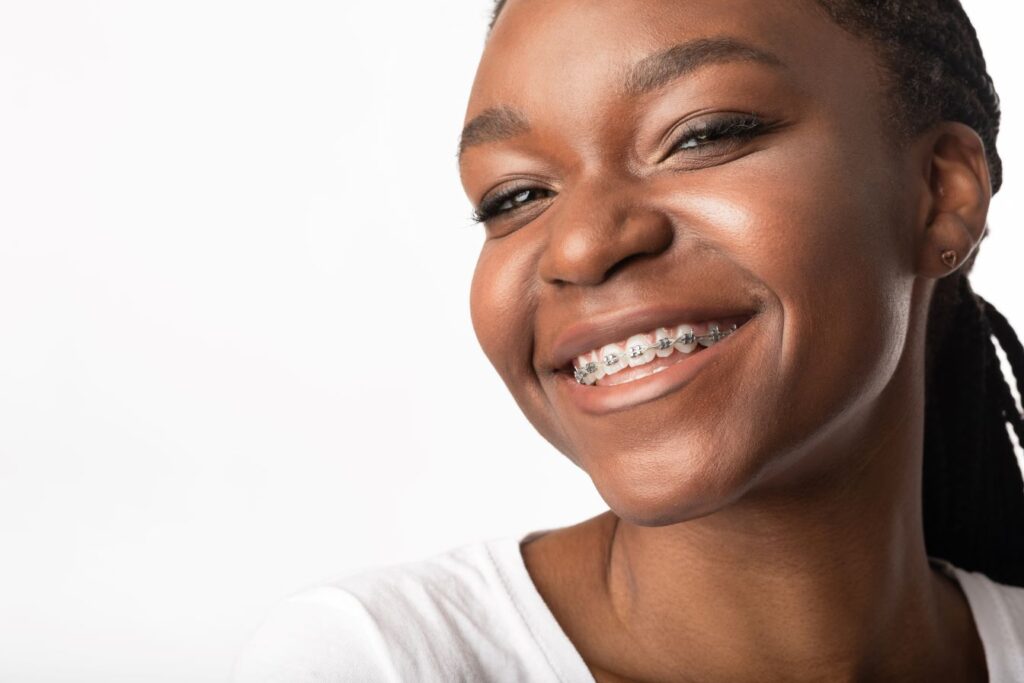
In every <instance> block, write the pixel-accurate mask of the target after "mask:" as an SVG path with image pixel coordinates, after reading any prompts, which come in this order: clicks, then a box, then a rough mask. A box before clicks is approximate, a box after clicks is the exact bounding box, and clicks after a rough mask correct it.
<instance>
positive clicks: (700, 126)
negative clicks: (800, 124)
mask: <svg viewBox="0 0 1024 683" xmlns="http://www.w3.org/2000/svg"><path fill="white" fill-rule="evenodd" d="M764 127H765V126H764V122H763V121H762V120H761V119H760V118H758V117H756V116H753V115H749V114H747V115H743V116H728V117H722V118H717V119H711V120H710V121H706V122H701V123H697V124H694V125H691V126H688V127H687V128H686V129H685V130H684V131H683V133H682V135H681V136H680V137H679V139H678V141H677V142H676V144H675V145H673V147H672V153H675V152H681V151H683V150H694V149H700V148H702V147H710V146H714V144H715V143H718V142H721V143H726V142H736V141H739V140H745V139H750V138H753V137H756V136H757V135H760V134H761V133H762V132H763V130H764Z"/></svg>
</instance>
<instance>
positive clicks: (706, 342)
mask: <svg viewBox="0 0 1024 683" xmlns="http://www.w3.org/2000/svg"><path fill="white" fill-rule="evenodd" d="M708 335H711V338H710V339H709V338H708ZM722 336H724V335H722ZM720 338H721V337H720V336H719V329H718V323H717V322H715V321H714V320H711V321H708V331H707V332H705V333H704V336H703V337H702V338H701V340H700V345H701V346H711V345H712V344H714V343H715V342H717V341H718V340H719V339H720Z"/></svg>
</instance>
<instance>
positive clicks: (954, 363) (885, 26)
mask: <svg viewBox="0 0 1024 683" xmlns="http://www.w3.org/2000/svg"><path fill="white" fill-rule="evenodd" d="M815 2H816V4H817V6H818V7H820V8H821V9H822V10H824V11H825V12H826V13H827V14H828V15H829V16H830V17H831V18H832V19H833V20H834V21H835V22H836V23H837V24H838V25H839V26H841V27H842V28H844V29H845V30H847V31H848V32H850V33H851V34H853V35H856V36H858V37H862V38H865V39H867V40H869V41H871V43H872V44H873V46H874V47H875V50H876V53H877V54H878V55H879V57H880V61H881V63H882V64H883V66H884V67H885V73H886V76H887V82H886V83H885V86H886V90H887V94H888V102H889V103H890V105H891V111H888V112H885V114H886V115H887V116H888V118H890V119H891V120H892V121H893V122H894V124H895V126H894V128H895V129H896V130H897V131H898V132H899V133H901V134H902V138H903V139H910V138H912V137H913V136H914V135H916V134H917V133H920V132H922V131H924V130H925V129H927V128H928V127H929V126H931V125H933V124H935V123H937V122H939V121H959V122H961V123H964V124H967V125H968V126H970V127H971V128H973V129H974V130H975V131H976V132H977V133H978V135H979V136H980V137H981V139H982V142H983V143H984V146H985V154H986V157H987V161H988V166H989V172H990V175H991V179H992V191H993V193H995V192H998V191H999V188H1000V187H1001V186H1002V177H1003V174H1002V161H1001V159H1000V158H999V152H998V150H997V149H996V138H997V137H998V135H999V120H1000V109H999V96H998V94H997V93H996V89H995V87H994V85H993V83H992V79H991V77H990V76H989V74H988V69H987V66H986V64H985V57H984V55H983V54H982V50H981V46H980V44H979V42H978V36H977V32H976V31H975V29H974V26H973V25H972V24H971V21H970V19H969V18H968V17H967V14H966V12H964V9H963V7H962V6H961V5H960V2H959V0H815ZM505 3H506V0H497V2H496V4H495V9H494V14H493V17H492V20H491V28H493V27H494V23H495V22H496V21H497V19H498V16H499V14H500V13H501V11H502V9H503V8H504V6H505ZM987 235H988V228H987V227H986V228H985V231H984V233H983V235H982V237H981V241H984V238H985V237H986V236H987ZM977 253H978V250H977V249H975V250H974V251H973V252H972V253H971V255H970V257H969V258H968V259H967V260H966V261H965V262H964V264H963V265H962V266H961V268H960V270H959V271H957V272H956V273H954V274H953V275H950V276H948V277H946V278H943V279H942V280H940V281H939V282H938V283H937V285H936V288H935V293H934V296H933V298H932V303H931V308H930V310H929V317H928V334H927V338H926V342H925V355H926V368H927V370H926V377H925V434H924V466H923V487H922V488H923V491H922V495H923V508H924V511H923V514H924V527H925V546H926V549H927V552H928V554H929V555H933V556H936V557H942V558H945V559H947V560H949V561H951V562H952V563H953V564H955V565H957V566H959V567H962V568H964V569H968V570H972V571H980V572H982V573H984V574H986V575H988V576H989V577H991V578H992V579H994V580H996V581H1000V582H1002V583H1007V584H1011V585H1017V586H1024V479H1022V476H1021V470H1020V466H1019V465H1018V462H1017V456H1016V453H1015V451H1014V446H1013V441H1012V440H1011V438H1010V435H1009V433H1008V432H1007V427H1010V428H1012V429H1013V430H1014V432H1015V433H1016V435H1017V439H1018V440H1019V441H1020V443H1021V444H1024V418H1022V415H1021V411H1020V410H1019V409H1018V408H1017V405H1016V402H1015V400H1014V397H1013V394H1012V392H1011V390H1010V387H1009V385H1008V384H1007V382H1006V379H1005V378H1004V376H1003V373H1002V370H1001V368H1000V365H999V358H998V356H997V355H996V349H995V345H994V344H993V341H992V339H993V336H995V338H996V339H997V340H998V342H999V345H1000V346H1001V347H1002V348H1003V350H1004V352H1005V353H1006V356H1007V359H1008V360H1009V362H1010V366H1011V369H1012V371H1013V375H1014V378H1015V380H1016V384H1017V388H1018V390H1019V392H1020V393H1021V395H1024V346H1022V345H1021V342H1020V340H1019V339H1018V338H1017V335H1016V333H1015V332H1014V330H1013V328H1012V327H1011V326H1010V324H1009V322H1008V321H1007V320H1006V318H1004V317H1003V316H1002V314H1000V313H999V311H997V310H996V309H995V307H994V306H992V304H991V303H989V302H988V301H986V300H984V299H982V298H981V297H980V296H978V295H976V294H975V293H974V291H973V290H972V289H971V285H970V282H969V280H968V275H969V274H970V272H971V269H972V267H973V265H974V260H975V257H976V256H977ZM937 257H938V256H937V255H936V258H937Z"/></svg>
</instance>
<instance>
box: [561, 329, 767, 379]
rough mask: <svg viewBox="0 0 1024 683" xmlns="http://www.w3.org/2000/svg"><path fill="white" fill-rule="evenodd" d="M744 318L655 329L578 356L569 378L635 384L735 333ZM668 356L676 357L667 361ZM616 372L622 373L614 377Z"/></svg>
mask: <svg viewBox="0 0 1024 683" xmlns="http://www.w3.org/2000/svg"><path fill="white" fill-rule="evenodd" d="M747 319H749V318H747V317H744V318H736V319H731V320H726V321H724V322H719V321H714V320H711V321H707V322H705V323H694V324H686V323H684V324H681V325H676V326H673V327H668V328H666V327H659V328H658V329H656V330H654V331H653V332H650V333H647V334H635V335H633V336H631V337H629V338H628V339H627V340H626V341H625V342H622V343H615V344H606V345H604V346H602V347H600V348H597V349H594V350H592V351H590V352H588V353H585V354H583V355H581V356H578V357H577V358H576V362H575V364H574V366H573V370H574V372H573V376H574V377H575V379H576V381H577V382H578V383H579V384H583V385H588V386H589V385H594V384H596V385H598V386H615V385H619V384H626V383H628V382H635V381H636V380H638V379H641V378H643V377H648V376H650V375H653V374H656V373H658V372H661V371H663V370H666V369H667V368H668V367H669V366H671V365H675V364H676V363H678V362H680V360H682V359H681V358H680V357H679V355H680V354H687V355H689V354H693V353H696V352H697V351H699V350H700V349H701V348H706V347H709V346H713V345H714V344H717V343H718V342H719V341H721V340H722V339H724V338H726V337H728V336H729V335H731V334H732V333H734V332H735V331H736V330H738V329H739V327H740V325H742V324H743V323H744V322H746V320H747ZM723 328H724V329H723ZM671 356H676V357H675V358H673V359H672V360H668V359H669V358H670V357H671ZM641 368H642V369H641ZM620 372H621V373H622V374H621V375H619V376H617V377H615V375H617V374H618V373H620Z"/></svg>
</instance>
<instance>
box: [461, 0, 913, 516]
mask: <svg viewBox="0 0 1024 683" xmlns="http://www.w3.org/2000/svg"><path fill="white" fill-rule="evenodd" d="M886 111H887V104H886V100H885V98H884V95H883V87H882V84H881V76H880V72H879V67H878V66H877V63H876V62H875V60H874V53H873V52H872V49H871V47H870V45H869V44H867V43H865V42H862V41H859V40H857V39H855V38H853V37H852V36H850V35H849V34H847V33H846V32H844V31H843V30H841V29H840V28H839V27H838V26H836V25H835V24H833V23H832V22H831V21H830V20H829V19H828V18H827V16H825V15H824V14H822V13H820V10H818V9H817V7H816V4H815V3H814V2H811V1H810V0H807V1H798V0H793V1H792V2H777V3H776V2H773V3H765V2H761V1H760V0H685V1H684V0H643V1H625V0H623V1H617V2H596V1H592V2H578V1H572V2H570V1H569V0H510V2H509V4H508V6H507V7H506V8H505V11H504V13H503V14H502V17H501V19H500V21H499V22H498V24H497V25H496V26H495V30H494V32H493V34H492V35H491V37H490V39H489V41H488V43H487V47H486V49H485V52H484V55H483V58H482V61H481V63H480V67H479V71H478V73H477V77H476V81H475V84H474V87H473V91H472V95H471V99H470V103H469V107H468V112H467V117H466V121H467V123H468V124H469V126H468V127H467V130H466V133H465V134H464V141H463V148H462V153H461V159H460V164H461V174H462V180H463V183H464V186H465V189H466V192H467V194H468V196H469V197H470V200H471V201H472V202H473V204H474V206H477V207H479V206H481V204H483V205H484V208H485V209H487V210H489V211H491V212H495V211H496V212H497V214H496V215H493V216H492V217H491V218H490V219H489V220H487V222H486V224H485V228H484V229H485V231H486V241H485V243H484V246H483V249H482V251H481V254H480V259H479V263H478V265H477V269H476V273H475V276H474V280H473V286H472V296H471V307H472V315H473V324H474V327H475V330H476V333H477V337H478V338H479V341H480V343H481V345H482V347H483V350H484V352H485V353H486V355H487V356H488V358H489V359H490V361H491V362H492V363H493V365H494V367H495V368H496V369H497V371H498V373H499V374H500V375H501V377H502V379H503V380H504V381H505V383H506V385H507V386H508V388H509V390H510V391H511V392H512V394H513V396H514V397H515V399H516V401H517V402H518V404H519V406H520V407H521V408H522V410H523V411H524V413H525V414H526V415H527V417H528V418H529V420H530V421H531V422H532V423H533V424H534V425H535V426H536V428H537V429H538V430H539V431H540V432H541V433H542V434H543V435H544V437H545V438H547V439H548V440H549V441H550V442H551V443H552V444H554V445H555V446H556V447H557V448H558V449H559V450H561V451H562V452H563V453H564V454H566V455H567V456H568V457H569V458H571V459H572V460H573V461H574V462H575V463H576V464H578V465H579V466H580V467H582V468H583V469H584V470H585V471H586V472H588V473H589V475H590V476H591V477H592V479H593V481H594V483H595V485H596V486H597V488H598V490H599V491H600V493H601V494H602V496H603V497H604V498H605V500H606V501H607V502H608V504H609V506H610V507H611V508H612V509H613V510H614V511H615V512H616V513H618V514H619V516H621V517H623V518H625V519H628V520H631V521H633V522H634V523H641V524H666V523H671V522H674V521H681V520H683V519H688V518H692V517H696V516H700V515H703V514H708V513H710V512H713V511H714V510H716V509H718V508H720V507H722V506H724V505H726V504H728V503H730V502H732V501H735V500H737V499H738V498H739V497H740V496H743V495H744V494H749V493H750V492H752V491H755V490H758V489H761V490H762V491H763V492H768V491H769V490H775V488H776V487H785V486H790V485H796V483H797V482H800V481H805V480H806V479H807V478H810V477H814V476H816V474H820V473H821V472H827V471H831V470H833V469H834V468H837V467H839V466H840V463H841V462H842V461H841V458H842V457H843V456H844V455H848V454H849V451H850V443H849V441H850V436H851V434H857V433H858V430H859V429H862V428H863V427H864V425H865V424H868V422H869V421H870V420H873V419H875V418H874V416H873V408H876V407H877V404H878V403H879V396H880V394H881V392H882V391H883V389H885V388H886V385H887V384H888V383H889V380H890V379H891V378H892V377H893V374H894V372H895V370H896V368H897V365H898V364H899V362H900V360H901V355H902V352H903V347H904V344H905V342H906V335H907V333H908V328H909V325H910V322H909V321H910V315H911V298H912V297H911V294H912V291H913V286H914V279H915V278H914V273H913V239H914V237H913V235H912V231H913V230H914V229H915V228H914V226H915V225H916V223H917V222H919V220H918V214H919V213H920V199H919V195H915V194H914V192H913V189H914V186H913V183H914V182H916V181H917V178H918V176H917V175H916V174H915V173H914V171H913V169H912V168H911V162H910V161H909V160H908V158H907V157H908V155H907V153H906V151H905V150H901V149H900V148H898V146H897V145H895V144H894V142H893V140H894V139H895V138H896V137H897V136H896V135H895V134H894V133H893V132H892V131H890V130H889V129H888V128H887V126H886V124H885V121H886V118H885V112H886ZM481 115H483V116H481ZM915 197H917V199H914V198H915ZM709 321H719V322H723V323H725V324H723V325H722V326H721V329H723V330H724V329H726V325H727V324H728V323H731V322H736V323H737V324H738V329H737V330H736V331H735V332H734V333H733V334H732V335H730V336H728V337H726V338H724V339H723V340H721V341H719V342H718V343H717V344H714V345H712V346H710V347H707V348H703V347H700V348H699V349H698V350H697V351H695V352H691V353H685V352H683V351H681V350H675V351H673V352H672V354H671V355H669V356H667V357H664V358H661V357H658V356H657V355H656V354H655V361H654V362H653V363H652V364H651V365H650V366H649V367H647V370H646V371H645V370H644V369H643V367H645V366H641V367H639V368H631V369H629V370H622V371H621V372H619V373H615V374H611V375H606V376H605V377H604V378H602V379H601V380H599V381H598V382H597V383H596V384H593V385H585V384H580V383H578V382H577V381H576V379H575V378H574V377H573V373H572V367H573V366H574V365H578V363H577V362H575V359H576V358H577V356H579V355H583V354H585V353H586V352H588V351H590V350H597V352H598V353H597V355H596V356H590V358H591V359H592V360H597V361H598V363H600V362H602V358H601V351H602V350H603V349H604V347H605V346H606V345H609V344H620V343H621V342H625V341H628V340H629V338H630V337H632V336H633V335H635V334H644V333H649V332H657V330H658V328H664V329H665V330H668V331H669V332H672V333H674V332H676V331H678V327H677V326H678V325H680V324H687V323H692V324H693V325H692V327H693V328H695V333H696V334H701V333H703V332H704V331H705V330H706V329H707V323H708V322H709ZM684 331H685V328H684ZM673 336H675V335H673ZM656 338H657V337H656V336H655V337H648V339H649V340H650V341H654V340H655V339H656ZM630 343H632V342H630ZM648 355H651V354H648ZM655 367H658V368H664V369H660V370H659V371H658V372H656V373H653V374H651V373H650V372H649V370H651V369H653V368H655ZM645 372H646V373H647V374H645ZM641 375H644V376H641ZM625 379H629V380H630V381H624V380H625ZM840 444H844V445H845V447H844V448H843V449H842V450H840ZM833 457H834V458H835V459H833Z"/></svg>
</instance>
